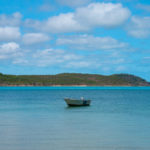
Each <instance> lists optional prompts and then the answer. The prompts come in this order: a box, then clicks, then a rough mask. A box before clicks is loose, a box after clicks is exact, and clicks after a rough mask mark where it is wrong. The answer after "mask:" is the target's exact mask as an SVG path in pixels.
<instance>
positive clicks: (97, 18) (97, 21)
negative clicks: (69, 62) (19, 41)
mask: <svg viewBox="0 0 150 150" xmlns="http://www.w3.org/2000/svg"><path fill="white" fill-rule="evenodd" d="M129 16H130V11H129V10H128V9H127V8H124V7H123V6H122V5H121V4H113V3H91V4H89V5H88V6H86V7H80V8H77V9H76V11H75V12H74V13H73V12H72V13H64V14H59V15H58V16H53V17H50V18H48V20H46V21H43V22H40V21H34V20H26V22H25V24H26V26H28V27H32V28H35V29H38V30H42V31H45V32H52V33H61V32H62V33H63V32H81V31H87V30H90V29H92V28H94V27H104V28H108V27H109V28H110V27H117V26H120V25H121V24H123V23H124V22H125V21H126V20H127V19H128V18H129Z"/></svg>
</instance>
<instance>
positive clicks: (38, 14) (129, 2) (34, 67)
mask: <svg viewBox="0 0 150 150" xmlns="http://www.w3.org/2000/svg"><path fill="white" fill-rule="evenodd" d="M0 72H2V73H5V74H57V73H63V72H77V73H93V74H95V73H96V74H104V75H109V74H114V73H115V74H116V73H130V74H134V75H138V76H141V77H143V78H145V79H147V80H148V81H150V2H148V1H147V0H38V1H37V0H32V1H31V0H1V1H0Z"/></svg>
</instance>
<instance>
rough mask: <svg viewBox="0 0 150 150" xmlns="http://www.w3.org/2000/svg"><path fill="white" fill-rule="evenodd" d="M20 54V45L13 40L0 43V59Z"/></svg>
mask: <svg viewBox="0 0 150 150" xmlns="http://www.w3.org/2000/svg"><path fill="white" fill-rule="evenodd" d="M19 56H22V53H21V52H20V46H19V45H18V44H17V43H15V42H9V43H4V44H2V45H0V59H8V58H14V57H19Z"/></svg>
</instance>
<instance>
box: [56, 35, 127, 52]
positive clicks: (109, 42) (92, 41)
mask: <svg viewBox="0 0 150 150" xmlns="http://www.w3.org/2000/svg"><path fill="white" fill-rule="evenodd" d="M56 43H57V44H58V45H67V46H69V47H70V48H74V49H84V50H112V49H118V48H125V47H127V46H128V44H127V43H123V42H119V41H117V40H116V39H113V38H111V37H94V36H92V35H79V36H68V37H63V38H58V39H57V41H56Z"/></svg>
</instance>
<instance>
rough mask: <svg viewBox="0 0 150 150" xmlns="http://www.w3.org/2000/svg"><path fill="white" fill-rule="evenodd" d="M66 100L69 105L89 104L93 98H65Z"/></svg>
mask: <svg viewBox="0 0 150 150" xmlns="http://www.w3.org/2000/svg"><path fill="white" fill-rule="evenodd" d="M64 100H65V102H66V103H67V105H68V106H89V105H90V103H91V100H85V99H84V98H83V97H81V99H71V98H65V99H64Z"/></svg>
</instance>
